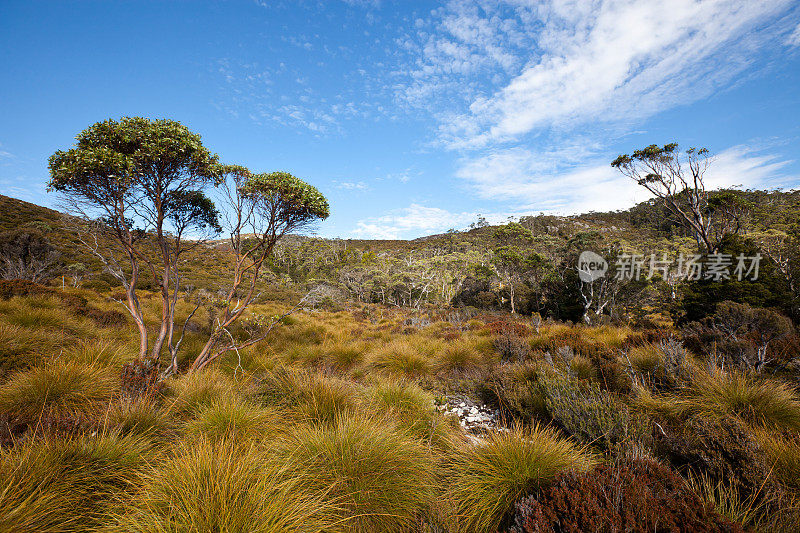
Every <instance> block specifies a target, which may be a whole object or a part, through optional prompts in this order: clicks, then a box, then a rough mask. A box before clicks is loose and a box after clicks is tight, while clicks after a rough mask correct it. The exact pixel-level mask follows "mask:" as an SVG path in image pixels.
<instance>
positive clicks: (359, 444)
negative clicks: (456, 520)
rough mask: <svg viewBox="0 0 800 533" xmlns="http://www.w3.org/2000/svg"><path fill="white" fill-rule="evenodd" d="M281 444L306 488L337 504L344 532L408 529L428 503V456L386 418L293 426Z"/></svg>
mask: <svg viewBox="0 0 800 533" xmlns="http://www.w3.org/2000/svg"><path fill="white" fill-rule="evenodd" d="M282 446H283V449H284V450H285V451H286V454H287V455H288V457H290V458H291V459H292V461H293V462H294V463H295V464H296V465H297V467H296V475H297V476H298V477H299V478H300V479H302V484H303V486H305V487H306V488H307V489H306V490H310V491H312V492H324V493H325V494H326V495H327V499H328V501H329V502H331V503H332V504H334V505H337V506H338V507H339V508H340V512H339V514H338V518H339V519H340V520H341V521H342V522H341V526H340V527H341V529H342V530H343V531H358V532H365V533H366V532H374V531H382V532H392V531H409V530H412V529H413V528H412V526H414V525H415V524H416V523H417V522H418V520H419V518H420V516H421V515H422V514H423V512H424V511H425V510H426V508H427V506H428V505H429V504H430V503H431V501H432V498H433V495H434V494H433V489H432V485H433V480H434V464H433V460H432V457H431V455H430V454H429V453H428V450H427V448H426V447H425V446H424V445H423V444H422V443H420V442H419V441H418V440H417V439H414V438H412V437H411V436H410V435H408V434H407V433H406V432H404V431H402V430H398V429H396V428H395V427H393V425H392V424H391V423H389V422H387V421H384V420H376V419H370V418H367V417H364V416H340V417H337V419H336V420H335V421H334V423H333V424H331V425H304V426H299V427H297V428H296V429H295V431H293V432H292V433H291V434H290V435H289V436H288V437H287V438H286V440H285V441H284V442H283V443H282Z"/></svg>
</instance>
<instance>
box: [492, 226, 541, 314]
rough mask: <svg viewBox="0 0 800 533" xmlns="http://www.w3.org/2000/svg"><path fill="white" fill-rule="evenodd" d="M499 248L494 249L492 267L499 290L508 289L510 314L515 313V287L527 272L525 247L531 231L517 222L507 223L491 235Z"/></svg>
mask: <svg viewBox="0 0 800 533" xmlns="http://www.w3.org/2000/svg"><path fill="white" fill-rule="evenodd" d="M492 237H494V238H495V239H496V240H497V241H498V242H499V243H500V246H498V247H497V248H495V249H494V254H493V256H492V265H493V267H494V271H495V273H496V274H497V277H498V278H500V282H501V288H503V286H505V287H508V293H509V301H510V303H511V314H515V313H516V312H517V306H516V298H515V296H516V291H515V285H516V284H518V283H519V282H520V281H521V279H522V277H523V276H524V274H525V271H526V270H527V267H528V266H529V265H528V262H527V261H526V250H525V248H524V247H525V246H526V245H530V243H531V242H532V241H533V234H532V233H531V231H530V230H529V229H527V228H525V227H523V226H522V225H520V224H519V223H517V222H509V223H508V224H506V225H504V226H500V227H499V228H497V229H496V230H494V232H493V233H492Z"/></svg>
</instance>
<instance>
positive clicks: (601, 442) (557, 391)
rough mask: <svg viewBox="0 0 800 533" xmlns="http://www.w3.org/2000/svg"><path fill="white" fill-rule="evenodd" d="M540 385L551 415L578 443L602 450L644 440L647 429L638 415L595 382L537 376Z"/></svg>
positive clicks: (637, 444)
mask: <svg viewBox="0 0 800 533" xmlns="http://www.w3.org/2000/svg"><path fill="white" fill-rule="evenodd" d="M539 385H540V387H542V390H543V392H544V396H545V404H546V405H547V411H548V413H549V415H550V417H552V418H553V420H555V421H556V422H557V423H558V425H559V426H560V427H561V428H563V429H564V430H565V431H566V432H567V433H568V434H569V435H571V436H573V437H574V438H575V439H577V440H578V441H579V442H582V443H584V444H589V445H593V446H595V447H597V448H598V449H600V450H603V451H618V448H619V447H620V446H622V445H631V446H634V447H638V446H639V445H640V444H642V443H643V442H644V440H645V436H646V434H647V433H648V429H647V426H646V424H645V422H644V421H643V420H642V419H641V417H637V416H635V415H632V414H631V413H630V412H629V411H628V409H627V408H626V407H625V406H624V405H620V404H618V403H617V402H616V401H614V399H613V398H612V397H611V395H609V393H607V392H605V391H604V390H602V389H600V388H599V387H598V386H597V385H595V384H594V383H586V382H580V381H576V380H572V379H567V378H563V377H551V378H540V380H539Z"/></svg>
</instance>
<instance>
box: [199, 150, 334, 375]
mask: <svg viewBox="0 0 800 533" xmlns="http://www.w3.org/2000/svg"><path fill="white" fill-rule="evenodd" d="M219 186H220V187H221V190H222V191H223V192H224V203H225V206H224V207H223V209H222V211H223V215H224V217H223V218H224V221H225V223H224V225H225V227H226V230H227V232H228V234H229V238H228V242H229V245H230V249H231V269H230V272H231V282H230V285H229V287H228V289H227V293H226V296H225V299H224V302H223V303H222V310H221V313H220V315H219V316H218V317H217V319H216V323H215V324H214V326H213V329H212V332H211V334H210V336H209V339H208V341H207V342H206V344H205V345H204V346H203V348H202V350H201V351H200V353H199V354H198V356H197V358H196V359H195V360H194V362H193V363H192V366H191V371H198V370H201V369H203V368H204V367H205V366H207V365H208V364H209V363H211V362H212V361H214V360H215V359H216V358H218V357H219V356H220V355H222V354H224V353H226V352H229V351H231V350H239V349H241V348H244V347H246V346H250V345H252V344H255V343H256V342H258V341H260V340H262V339H263V338H265V337H266V335H267V334H268V333H269V331H270V330H271V329H272V327H273V326H274V325H275V324H276V323H277V321H276V320H273V321H272V322H271V323H270V324H267V325H265V326H266V327H264V328H263V329H262V330H261V331H259V332H257V333H254V334H253V335H251V336H250V337H249V338H248V339H246V340H243V341H237V340H236V339H235V338H234V335H233V334H232V332H231V331H230V327H231V326H232V325H233V324H234V323H235V322H237V321H238V320H239V319H240V318H241V317H242V315H243V314H244V312H245V311H246V310H247V308H248V306H249V305H250V303H251V302H252V301H253V298H254V297H255V296H256V290H257V286H258V279H259V275H260V273H261V272H262V269H263V267H264V265H265V262H266V260H267V259H268V258H269V257H270V255H271V254H272V251H273V249H274V248H275V245H276V244H277V243H278V242H279V241H280V240H281V239H282V238H283V237H285V236H286V235H287V234H289V233H296V232H299V231H302V230H303V229H306V228H307V227H308V226H309V225H311V224H313V223H315V222H317V221H319V220H324V219H326V218H327V217H328V215H329V213H330V209H329V206H328V201H327V200H326V199H325V197H324V196H323V195H322V193H320V192H319V190H317V188H316V187H314V186H312V185H309V184H308V183H305V182H304V181H302V180H300V179H298V178H296V177H295V176H293V175H291V174H289V173H288V172H271V173H263V174H255V173H252V172H250V171H249V170H248V169H246V168H244V167H242V166H236V165H231V166H224V167H222V178H221V180H220V182H219Z"/></svg>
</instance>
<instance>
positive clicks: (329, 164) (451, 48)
mask: <svg viewBox="0 0 800 533" xmlns="http://www.w3.org/2000/svg"><path fill="white" fill-rule="evenodd" d="M201 5H202V7H197V8H195V7H194V6H195V5H194V4H193V5H192V8H193V9H192V10H191V11H188V12H187V10H186V9H185V7H186V6H185V5H183V4H177V3H174V4H173V3H170V4H162V3H157V2H142V3H136V4H119V3H106V2H81V3H79V4H69V5H67V4H64V3H58V2H31V3H24V4H23V3H18V4H11V3H7V4H5V5H4V6H3V7H0V14H1V15H2V18H1V19H0V20H1V21H0V30H2V31H0V42H2V44H3V49H4V50H6V53H5V54H3V56H2V57H3V59H2V60H0V61H2V63H1V64H2V66H3V67H4V68H3V71H4V72H5V73H6V74H5V77H6V79H5V81H6V83H4V84H3V85H2V87H1V88H0V100H1V101H2V102H3V114H4V120H3V121H2V122H0V193H2V194H4V195H7V196H12V197H15V198H19V199H21V200H24V201H28V202H32V203H35V204H38V205H44V206H47V207H51V208H57V202H56V198H55V197H54V196H53V195H51V194H47V193H46V192H45V184H46V182H47V180H48V175H47V157H48V156H49V155H51V154H52V153H53V152H54V151H55V150H58V149H66V148H68V147H70V146H71V145H72V144H73V142H74V137H75V135H77V134H78V133H79V132H80V131H81V130H83V129H85V128H86V127H88V126H89V125H91V124H93V123H95V122H98V121H102V120H105V119H108V118H114V119H118V118H120V117H122V116H136V115H139V116H147V117H151V118H162V117H163V118H171V119H174V120H178V121H180V122H182V123H183V124H185V125H187V126H188V127H189V128H190V129H192V130H193V131H195V132H196V133H198V134H200V135H201V136H202V138H203V142H204V144H205V145H206V146H207V147H208V148H209V149H210V150H211V151H212V152H216V153H218V154H220V156H221V158H222V160H223V161H225V162H228V163H238V164H242V165H245V166H247V167H249V168H251V169H253V170H255V171H273V170H286V171H289V172H292V173H293V174H295V175H296V176H298V177H299V178H301V179H304V180H306V181H308V182H309V183H311V184H313V185H315V186H316V187H318V188H319V189H320V190H321V191H322V192H323V193H324V194H325V195H326V196H327V197H328V199H329V201H330V203H331V208H332V209H331V212H332V214H331V217H330V219H329V220H327V221H325V222H324V223H322V224H321V225H320V226H319V231H318V235H319V236H321V237H325V238H334V237H340V238H345V239H402V240H410V239H414V238H419V237H424V236H428V235H431V234H440V233H444V232H446V231H447V230H448V229H451V228H455V229H462V228H465V227H467V226H468V225H469V224H470V223H471V222H474V221H475V220H476V218H477V216H478V215H479V214H481V215H483V216H484V217H486V218H487V219H488V220H489V221H490V222H492V223H498V222H502V221H504V220H506V219H507V218H508V217H509V216H517V217H518V216H526V215H537V214H539V213H544V214H555V215H563V216H570V215H579V214H587V213H589V212H590V211H595V212H606V211H617V210H624V209H627V208H629V207H632V206H633V205H635V204H636V203H638V202H641V201H644V200H646V199H647V198H648V196H647V195H646V194H645V193H646V191H644V190H643V189H641V188H640V187H638V186H637V185H636V184H635V183H633V182H632V181H630V180H628V179H627V178H625V177H624V176H622V175H621V174H619V173H618V172H617V171H616V170H614V169H613V168H611V166H610V163H611V160H612V159H613V158H614V157H615V156H616V155H618V154H620V153H629V152H630V151H632V150H634V149H637V148H641V147H643V146H646V145H649V144H665V143H668V142H673V141H675V142H678V143H680V144H681V146H682V147H683V148H687V147H689V146H706V147H708V148H709V149H710V150H711V151H712V152H713V153H714V154H716V160H715V161H714V163H713V165H712V168H711V169H710V171H709V179H708V182H709V185H710V187H711V188H718V187H731V186H739V187H741V188H745V189H746V188H755V189H774V188H778V187H781V188H785V189H792V188H795V187H797V186H798V184H800V163H798V156H799V155H800V143H798V138H800V126H798V122H799V121H798V118H800V105H799V104H800V96H798V92H797V90H796V87H797V86H798V82H800V6H797V5H793V3H792V2H790V1H788V0H779V1H772V2H751V3H747V4H740V3H738V2H732V1H721V0H720V1H707V2H692V1H689V0H686V1H676V2H674V4H673V5H672V6H671V9H670V12H669V13H663V12H661V11H659V9H658V7H659V2H655V1H649V0H648V1H636V2H634V1H620V2H612V1H602V2H598V3H594V4H591V5H590V4H587V3H584V4H580V5H574V6H570V5H565V3H563V2H558V1H548V2H543V3H539V6H538V8H536V7H533V4H531V6H530V7H529V6H528V5H527V4H526V3H524V2H492V3H489V2H389V1H379V0H375V1H370V0H347V1H341V2H332V3H329V4H322V3H317V2H310V1H309V2H306V1H298V2H294V3H288V2H275V3H267V2H258V1H251V2H245V1H239V2H226V3H219V2H208V3H203V4H201ZM120 28H124V31H120Z"/></svg>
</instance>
